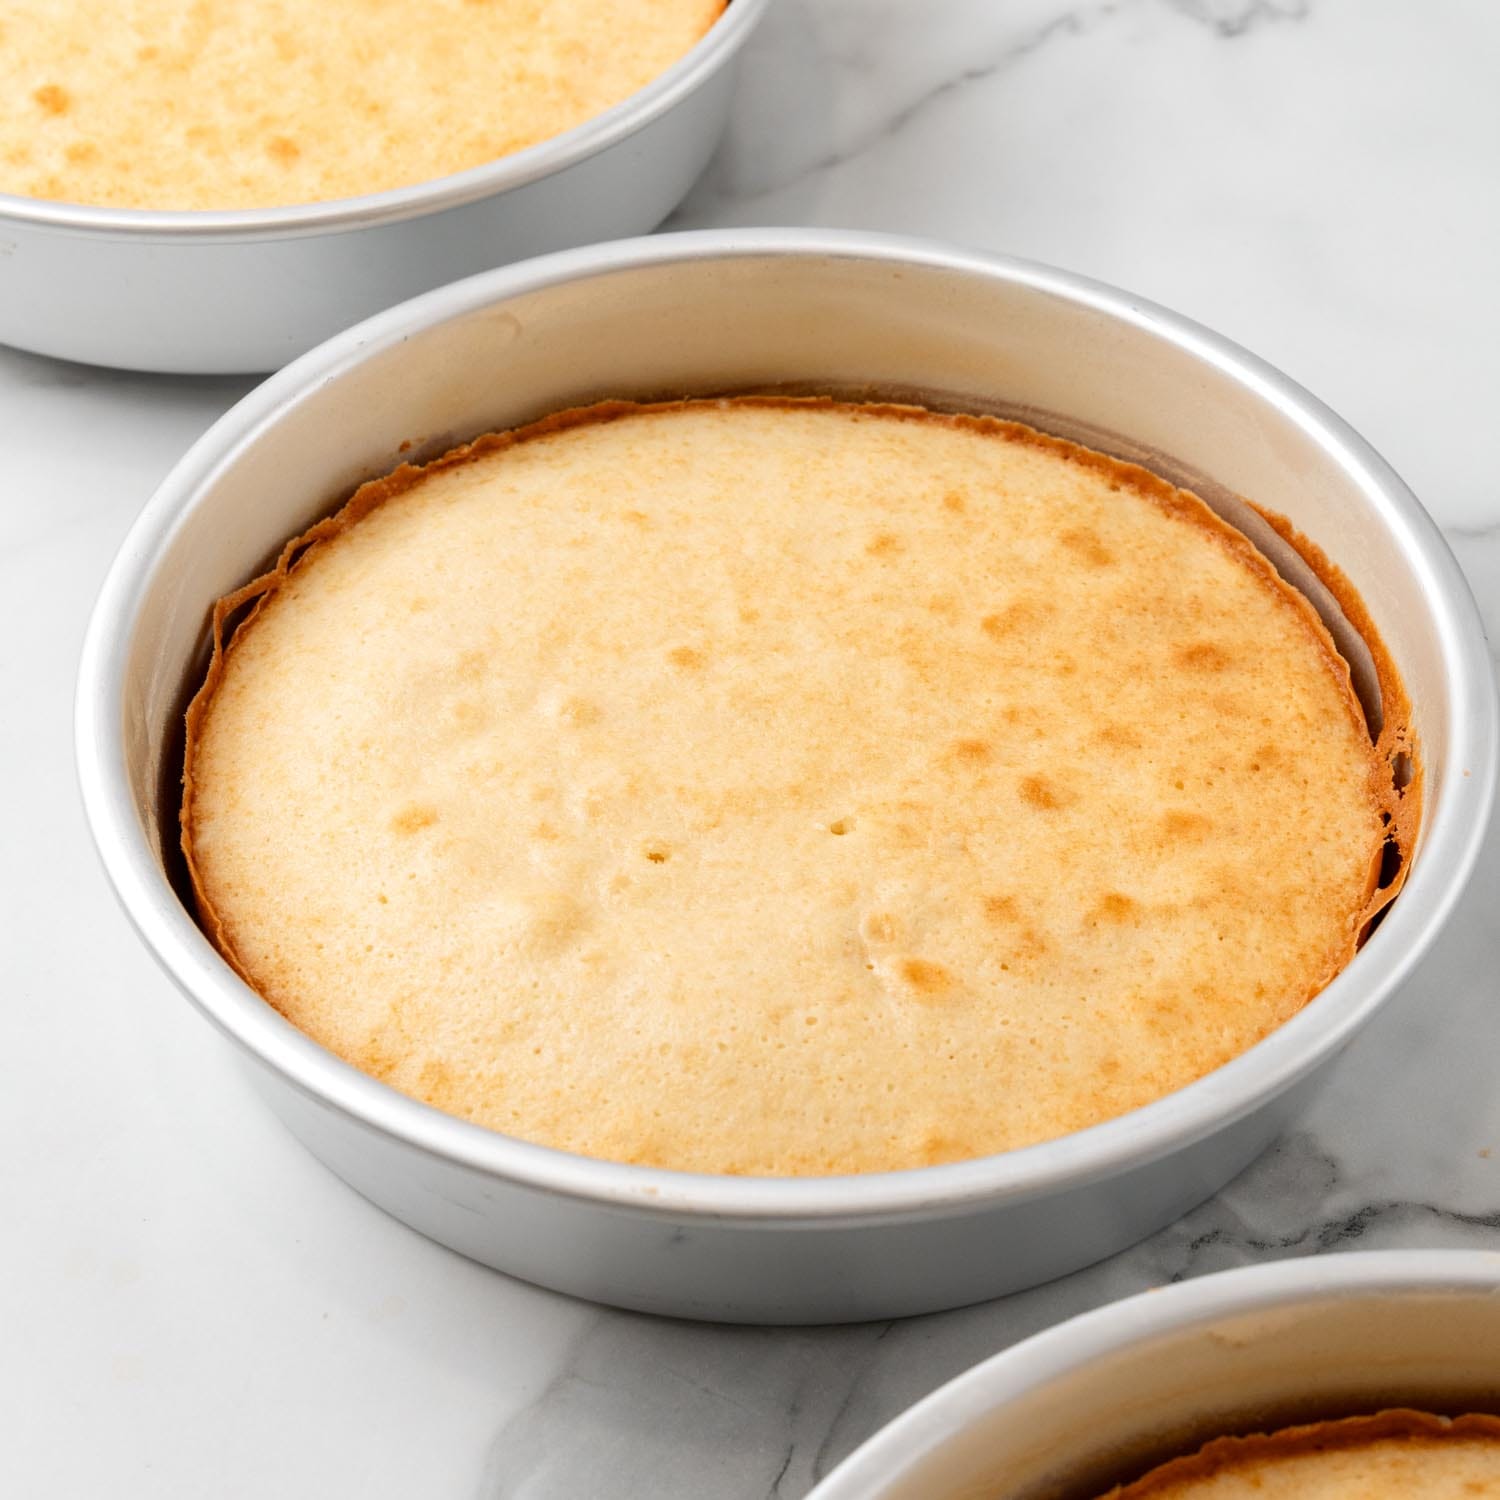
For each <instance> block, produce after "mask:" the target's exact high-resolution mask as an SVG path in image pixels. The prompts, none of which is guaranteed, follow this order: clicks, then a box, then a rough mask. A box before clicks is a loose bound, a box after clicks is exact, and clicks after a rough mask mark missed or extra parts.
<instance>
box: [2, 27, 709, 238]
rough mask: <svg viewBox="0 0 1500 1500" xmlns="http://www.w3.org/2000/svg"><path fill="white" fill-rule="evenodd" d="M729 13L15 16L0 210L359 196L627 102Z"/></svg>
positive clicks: (529, 140) (214, 205)
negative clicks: (43, 204)
mask: <svg viewBox="0 0 1500 1500" xmlns="http://www.w3.org/2000/svg"><path fill="white" fill-rule="evenodd" d="M723 9H724V0H547V3H546V4H541V3H538V0H424V3H422V4H415V3H413V0H362V3H361V4H359V5H357V6H350V5H348V4H345V3H340V0H114V3H111V4H109V5H97V4H92V3H90V0H7V4H6V5H5V7H4V12H3V14H0V92H3V95H4V97H5V99H6V101H7V105H6V108H5V110H4V111H3V112H0V192H5V193H18V194H21V195H22V196H25V197H32V198H47V199H54V200H60V201H62V202H67V203H86V204H95V205H105V206H109V207H114V208H146V209H230V208H268V207H276V206H280V205H288V204H297V203H312V202H320V201H323V200H326V199H332V198H348V197H354V196H357V195H359V194H364V193H374V192H380V191H383V190H385V189H387V188H397V187H404V186H406V185H408V184H410V183H416V182H424V181H426V180H428V179H430V178H434V177H442V176H446V175H447V174H449V173H452V172H460V171H463V170H464V169H465V168H468V167H476V166H479V165H481V164H482V163H484V162H488V161H493V160H494V159H495V158H497V157H501V156H506V155H508V154H509V153H511V152H513V151H519V150H521V149H522V148H523V147H525V146H532V145H535V144H536V143H537V142H539V141H545V140H548V139H549V138H550V137H552V136H555V135H557V134H559V133H560V132H562V131H564V130H568V129H570V128H571V127H573V126H575V125H579V124H582V123H583V121H585V120H588V119H591V118H592V117H593V116H594V115H597V114H600V113H601V112H602V111H604V110H606V109H608V108H610V107H611V106H612V105H615V104H618V103H620V101H621V100H623V99H625V98H627V97H628V96H629V95H631V94H633V93H635V92H636V91H637V90H639V89H641V88H643V87H645V85H646V84H648V83H650V82H651V80H652V79H654V78H655V77H657V76H658V75H659V74H660V73H662V72H664V71H665V70H666V69H667V68H669V67H670V66H671V65H672V64H673V63H674V62H676V61H677V60H678V59H679V58H680V57H682V56H683V55H684V54H685V53H686V52H687V51H688V50H689V49H690V48H691V47H692V46H693V45H694V43H696V42H697V41H698V40H699V39H700V38H701V37H702V36H703V35H704V34H705V33H706V32H707V30H708V28H709V27H710V26H711V25H712V24H713V22H714V20H715V19H716V18H717V17H718V16H719V14H720V13H721V12H722V11H723Z"/></svg>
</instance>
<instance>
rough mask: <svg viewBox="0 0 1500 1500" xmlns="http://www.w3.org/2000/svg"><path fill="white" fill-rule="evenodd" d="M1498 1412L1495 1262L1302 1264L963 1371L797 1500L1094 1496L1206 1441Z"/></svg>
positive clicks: (1203, 1287)
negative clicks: (1397, 1415) (1398, 1418)
mask: <svg viewBox="0 0 1500 1500" xmlns="http://www.w3.org/2000/svg"><path fill="white" fill-rule="evenodd" d="M1400 1407H1408V1408H1414V1409H1416V1410H1418V1411H1432V1412H1436V1413H1438V1414H1440V1415H1447V1416H1457V1415H1460V1414H1462V1413H1464V1412H1487V1413H1491V1414H1496V1413H1500V1255H1497V1254H1493V1253H1490V1252H1487V1251H1466V1250H1417V1251H1408V1250H1396V1251H1379V1252H1365V1253H1355V1254H1342V1255H1327V1256H1318V1257H1316V1258H1313V1259H1306V1260H1293V1261H1281V1262H1279V1263H1277V1264H1274V1265H1269V1266H1256V1267H1252V1268H1249V1269H1244V1270H1237V1271H1222V1272H1219V1273H1218V1274H1216V1275H1213V1276H1205V1277H1202V1278H1201V1279H1199V1280H1197V1281H1190V1282H1185V1283H1183V1284H1181V1285H1178V1286H1172V1287H1166V1288H1162V1289H1160V1290H1157V1291H1150V1292H1145V1293H1143V1294H1141V1295H1140V1296H1137V1297H1130V1298H1128V1299H1127V1300H1125V1301H1123V1302H1116V1303H1114V1304H1112V1305H1111V1306H1108V1307H1105V1308H1102V1309H1100V1310H1099V1311H1097V1312H1092V1313H1085V1314H1084V1315H1083V1316H1081V1317H1077V1318H1072V1319H1070V1320H1069V1321H1068V1322H1066V1323H1062V1324H1060V1325H1059V1326H1058V1327H1056V1328H1051V1329H1048V1330H1047V1331H1046V1332H1045V1333H1041V1334H1038V1335H1037V1336H1036V1337H1034V1338H1030V1339H1027V1340H1026V1341H1025V1342H1024V1343H1021V1344H1017V1345H1015V1346H1014V1347H1013V1348H1011V1349H1007V1350H1006V1351H1005V1352H1004V1353H1003V1354H997V1355H995V1356H994V1358H992V1359H989V1360H986V1361H985V1362H984V1363H983V1364H980V1365H976V1366H975V1367H974V1368H973V1369H972V1370H969V1371H967V1372H966V1373H965V1374H963V1375H960V1376H959V1377H958V1378H957V1379H955V1380H952V1381H950V1382H949V1383H948V1384H947V1385H945V1386H943V1387H942V1388H941V1389H940V1390H937V1391H935V1392H934V1393H933V1394H932V1395H930V1396H928V1397H927V1398H926V1399H925V1400H923V1401H920V1402H918V1403H917V1405H915V1406H913V1407H912V1408H911V1409H910V1410H909V1411H906V1412H904V1413H903V1414H902V1415H901V1416H899V1417H898V1418H896V1420H895V1421H894V1422H892V1423H891V1424H890V1425H889V1426H887V1427H885V1428H882V1429H881V1431H880V1432H878V1433H876V1434H875V1436H874V1437H872V1438H871V1439H870V1440H869V1441H868V1442H867V1443H865V1444H864V1446H863V1447H861V1448H859V1449H858V1450H857V1451H856V1452H854V1453H853V1454H851V1455H850V1457H849V1458H847V1459H846V1460H845V1461H844V1462H843V1463H842V1464H840V1465H839V1466H838V1468H836V1469H835V1470H834V1471H833V1472H832V1473H831V1474H829V1475H828V1477H827V1478H826V1479H825V1480H824V1481H823V1482H822V1484H820V1485H819V1486H818V1487H817V1488H816V1489H815V1490H814V1491H813V1492H812V1494H811V1495H810V1496H809V1497H808V1500H1094V1497H1097V1496H1098V1495H1100V1494H1102V1493H1103V1492H1104V1491H1106V1490H1108V1489H1109V1488H1110V1486H1111V1485H1113V1484H1115V1483H1120V1482H1127V1481H1129V1480H1131V1479H1134V1478H1136V1477H1138V1476H1139V1475H1141V1474H1142V1473H1144V1472H1146V1471H1147V1470H1149V1469H1151V1468H1152V1467H1154V1466H1155V1465H1156V1464H1159V1463H1164V1462H1165V1461H1167V1460H1168V1459H1170V1458H1172V1457H1174V1456H1175V1455H1177V1454H1179V1453H1191V1452H1193V1451H1195V1450H1196V1449H1197V1448H1198V1447H1200V1446H1201V1445H1202V1444H1203V1443H1205V1442H1207V1441H1209V1440H1211V1439H1212V1438H1215V1437H1219V1436H1223V1435H1227V1434H1240V1433H1250V1432H1265V1431H1275V1430H1277V1429H1278V1428H1281V1427H1284V1426H1291V1425H1295V1424H1298V1423H1302V1422H1321V1421H1329V1420H1335V1419H1337V1418H1339V1417H1345V1416H1361V1415H1366V1414H1369V1413H1373V1412H1377V1411H1382V1410H1390V1409H1392V1408H1400Z"/></svg>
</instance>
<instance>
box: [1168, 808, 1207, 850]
mask: <svg viewBox="0 0 1500 1500" xmlns="http://www.w3.org/2000/svg"><path fill="white" fill-rule="evenodd" d="M1161 828H1162V833H1163V835H1164V836H1165V838H1166V839H1167V841H1168V842H1169V843H1177V842H1179V841H1184V842H1189V843H1201V842H1202V841H1203V840H1204V839H1206V838H1207V837H1208V836H1209V834H1210V833H1211V832H1212V831H1213V824H1212V823H1210V822H1209V820H1208V819H1207V818H1205V817H1204V816H1203V814H1202V813H1195V812H1183V811H1182V810H1181V809H1179V808H1173V809H1172V810H1171V811H1170V812H1168V813H1165V814H1163V816H1162V820H1161Z"/></svg>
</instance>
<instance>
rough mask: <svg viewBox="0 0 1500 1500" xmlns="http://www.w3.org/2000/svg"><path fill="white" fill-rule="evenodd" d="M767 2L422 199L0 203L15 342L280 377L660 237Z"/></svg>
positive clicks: (103, 359)
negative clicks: (631, 89)
mask: <svg viewBox="0 0 1500 1500" xmlns="http://www.w3.org/2000/svg"><path fill="white" fill-rule="evenodd" d="M768 4H769V0H731V3H730V4H729V6H728V9H727V10H726V11H725V12H724V14H723V15H722V16H721V17H720V18H719V20H718V21H716V22H715V23H714V25H713V26H712V28H711V29H710V30H709V32H708V34H707V35H706V36H705V37H704V38H703V39H702V40H701V41H700V42H699V43H698V45H697V46H695V47H694V48H693V49H692V51H691V52H689V53H688V54H687V55H686V56H685V57H683V58H682V59H681V60H680V61H679V62H677V63H676V64H675V65H674V66H672V67H671V68H669V69H668V70H667V71H666V72H665V73H663V74H662V75H661V76H660V77H659V78H656V79H655V80H653V81H652V82H651V83H649V84H648V85H647V86H646V87H645V88H643V89H641V90H640V91H639V92H638V93H636V94H633V95H631V96H630V98H628V99H626V100H624V101H623V102H622V103H620V104H618V105H616V106H615V107H614V108H612V109H608V110H606V111H604V113H602V114H600V115H597V116H595V117H594V118H593V119H591V120H587V121H585V122H584V123H583V124H581V125H579V126H577V127H576V128H575V129H572V130H569V131H566V132H564V133H563V134H562V135H559V136H556V137H554V138H553V139H552V140H548V141H543V142H541V143H540V144H538V145H536V146H532V147H529V148H528V149H526V150H524V151H518V152H516V153H514V154H513V155H510V156H505V157H501V158H500V159H499V160H496V161H493V162H489V163H486V164H485V165H483V166H479V167H474V168H471V169H470V170H469V171H466V172H458V173H454V174H452V175H450V176H447V177H439V178H434V179H432V180H431V181H428V182H421V183H416V184H414V185H412V186H410V187H402V188H395V189H392V190H390V191H388V192H383V193H371V194H367V195H365V196H362V197H357V198H343V199H337V200H333V201H330V202H326V203H308V204H300V205H296V206H292V207H287V208H270V209H243V210H238V209H236V210H226V211H211V212H210V211H203V212H189V211H173V212H167V211H155V210H137V209H114V208H91V207H86V206H82V205H78V204H69V203H54V202H48V201H45V200H42V199H37V198H22V197H17V196H15V195H13V194H7V193H0V343H5V344H12V345H14V346H16V347H17V348H21V349H30V350H32V351H34V352H36V353H38V354H50V355H55V356H58V357H60V358H63V359H75V360H82V361H84V362H85V363H88V364H98V365H117V366H121V367H123V368H125V369H132V370H159V371H173V372H178V373H184V374H229V373H238V372H244V371H254V370H274V369H277V368H279V367H280V366H281V365H284V364H285V363H286V362H287V361H288V360H290V359H293V358H295V357H296V356H297V355H299V354H302V353H304V352H305V351H306V350H308V349H311V348H312V347H313V346H314V345H315V344H318V343H320V342H321V341H322V340H324V339H326V338H328V337H329V336H330V335H332V334H334V333H337V332H338V331H339V330H340V329H343V328H347V327H348V326H349V325H350V324H351V323H354V322H356V321H358V320H359V319H361V318H367V317H369V316H370V314H372V313H375V312H378V311H379V310H380V309H381V308H385V307H389V306H391V305H392V304H393V303H396V302H400V301H401V300H402V299H404V298H407V297H412V296H415V295H416V294H417V293H418V292H425V291H427V290H428V289H429V288H431V287H435V286H441V285H442V284H443V283H444V282H448V281H453V280H454V279H456V278H457V277H460V276H468V275H470V274H472V273H473V272H476V271H482V270H485V269H487V268H488V267H490V266H497V265H502V264H505V263H506V262H509V261H515V260H520V259H522V258H524V257H526V256H530V255H540V254H543V253H544V252H546V251H549V250H561V249H565V248H567V247H568V246H571V245H585V244H590V243H593V242H594V241H597V240H604V239H612V238H615V237H617V236H621V235H631V234H644V233H645V232H646V231H647V230H650V229H654V228H655V227H656V225H657V224H659V223H660V222H661V221H662V220H663V219H664V218H665V217H666V216H667V215H668V214H669V213H670V212H671V211H672V209H673V208H675V207H676V205H677V204H678V203H679V202H680V201H681V199H682V198H683V197H684V195H685V194H686V193H687V190H688V188H690V187H691V186H692V184H693V182H694V180H695V179H696V178H697V177H698V176H699V174H700V173H701V172H702V171H703V168H704V167H705V166H706V165H707V163H708V159H709V157H710V156H711V155H712V154H713V150H714V147H715V146H716V145H717V144H718V140H719V137H720V136H721V135H722V134H723V132H724V127H725V125H726V123H727V122H728V119H729V106H730V101H731V98H732V94H733V88H734V80H735V74H736V72H737V68H738V61H739V55H740V51H741V49H742V47H743V46H744V44H745V41H746V40H747V38H748V37H749V36H750V33H751V32H752V31H753V30H754V28H755V26H756V24H757V23H758V22H759V21H760V19H761V17H762V15H763V14H764V13H765V10H766V7H767V5H768Z"/></svg>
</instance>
